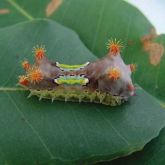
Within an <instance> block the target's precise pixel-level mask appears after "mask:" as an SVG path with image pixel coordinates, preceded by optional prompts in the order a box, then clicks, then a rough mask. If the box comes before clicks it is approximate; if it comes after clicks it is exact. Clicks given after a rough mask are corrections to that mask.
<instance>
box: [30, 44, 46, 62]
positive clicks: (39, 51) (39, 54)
mask: <svg viewBox="0 0 165 165" xmlns="http://www.w3.org/2000/svg"><path fill="white" fill-rule="evenodd" d="M45 52H46V49H45V47H44V46H42V45H41V46H38V45H37V46H36V47H34V48H33V53H34V54H35V57H36V60H41V59H42V58H43V57H44V56H45Z"/></svg>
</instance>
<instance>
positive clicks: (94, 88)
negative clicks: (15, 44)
mask: <svg viewBox="0 0 165 165" xmlns="http://www.w3.org/2000/svg"><path fill="white" fill-rule="evenodd" d="M109 47H110V52H109V53H108V55H107V56H106V57H105V58H102V59H100V60H98V61H96V62H91V63H89V62H86V63H85V64H78V65H68V64H60V63H58V62H50V61H49V60H48V59H47V57H46V56H45V50H44V48H43V47H37V48H35V49H34V53H35V57H36V62H35V64H34V65H31V64H29V63H28V61H27V60H26V61H24V62H23V68H24V69H25V71H26V75H23V76H20V80H19V84H20V85H21V86H23V87H25V88H26V89H28V90H30V92H31V93H30V96H31V95H36V96H38V97H39V98H40V99H42V98H45V99H51V100H52V101H53V100H64V101H75V102H95V103H102V104H105V105H111V106H115V105H120V104H121V103H122V102H123V101H126V100H127V99H128V98H129V97H130V96H132V95H133V94H134V88H133V84H132V80H131V68H132V66H133V65H131V67H130V65H125V63H124V62H123V60H122V58H121V56H120V48H121V45H120V43H119V42H118V41H116V40H115V41H111V42H110V44H109Z"/></svg>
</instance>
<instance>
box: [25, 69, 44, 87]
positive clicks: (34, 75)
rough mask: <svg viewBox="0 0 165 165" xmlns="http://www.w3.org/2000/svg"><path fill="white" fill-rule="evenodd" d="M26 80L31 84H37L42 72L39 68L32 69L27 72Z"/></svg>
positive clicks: (41, 77)
mask: <svg viewBox="0 0 165 165" xmlns="http://www.w3.org/2000/svg"><path fill="white" fill-rule="evenodd" d="M27 75H28V79H29V81H30V82H32V83H34V84H35V83H38V82H40V81H41V80H42V79H43V75H42V72H41V70H40V69H39V68H36V67H33V68H31V69H30V70H29V71H28V74H27Z"/></svg>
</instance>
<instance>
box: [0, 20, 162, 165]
mask: <svg viewBox="0 0 165 165" xmlns="http://www.w3.org/2000/svg"><path fill="white" fill-rule="evenodd" d="M0 36H1V39H0V50H1V53H0V58H1V60H0V75H1V80H0V86H1V88H0V105H1V108H0V122H1V124H0V131H1V135H0V146H1V148H0V163H1V164H5V163H6V164H9V165H10V164H21V165H22V164H42V163H46V164H50V163H52V164H56V165H57V164H60V165H61V164H72V165H73V164H83V163H87V164H89V163H92V162H97V161H101V160H112V159H114V158H117V157H121V156H125V155H128V154H131V153H132V152H134V151H137V150H141V149H142V148H143V147H144V145H145V144H146V143H148V142H149V141H150V140H151V139H152V138H154V137H156V136H157V135H158V133H159V131H160V130H161V128H162V127H163V126H164V125H165V121H164V118H165V111H164V109H163V108H161V106H160V105H159V103H158V101H157V100H156V99H154V98H153V97H152V96H150V95H149V94H147V93H146V92H145V91H144V90H142V89H141V88H140V87H139V88H138V90H137V96H136V97H133V98H131V99H130V100H129V101H128V102H127V103H126V104H124V105H122V106H118V107H114V108H112V107H109V106H103V105H97V104H92V103H91V104H88V103H83V104H78V103H66V104H64V102H59V101H56V102H55V103H53V104H52V103H51V102H50V101H46V100H44V101H40V102H39V101H38V99H37V98H35V97H33V98H31V99H27V98H26V96H27V95H28V92H25V91H23V90H21V89H20V88H18V87H15V84H16V83H17V77H18V75H20V74H21V73H22V72H23V71H22V69H21V67H20V61H21V60H23V59H24V58H28V59H29V58H30V59H31V61H32V58H33V57H32V55H31V48H32V47H33V45H36V44H45V45H46V47H47V54H48V57H49V59H51V60H54V61H55V60H58V61H59V62H61V63H68V64H77V63H84V62H85V61H86V60H88V61H93V60H96V57H95V56H94V55H93V54H92V53H91V52H90V51H89V50H88V49H86V48H85V46H84V45H83V44H82V42H81V41H80V40H79V38H78V36H77V35H76V34H75V33H74V32H73V31H72V30H69V29H67V28H65V27H63V26H61V25H59V24H58V23H56V22H52V21H48V20H38V21H37V20H36V21H31V22H25V23H20V24H17V25H14V26H11V27H8V28H4V29H1V30H0Z"/></svg>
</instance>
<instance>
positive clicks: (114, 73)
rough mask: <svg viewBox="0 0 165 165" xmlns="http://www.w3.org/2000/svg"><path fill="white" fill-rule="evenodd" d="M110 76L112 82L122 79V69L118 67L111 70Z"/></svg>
mask: <svg viewBox="0 0 165 165" xmlns="http://www.w3.org/2000/svg"><path fill="white" fill-rule="evenodd" d="M108 76H109V78H110V79H112V80H118V79H119V78H120V77H121V72H120V69H119V68H117V67H114V68H111V69H110V70H109V71H108Z"/></svg>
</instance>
